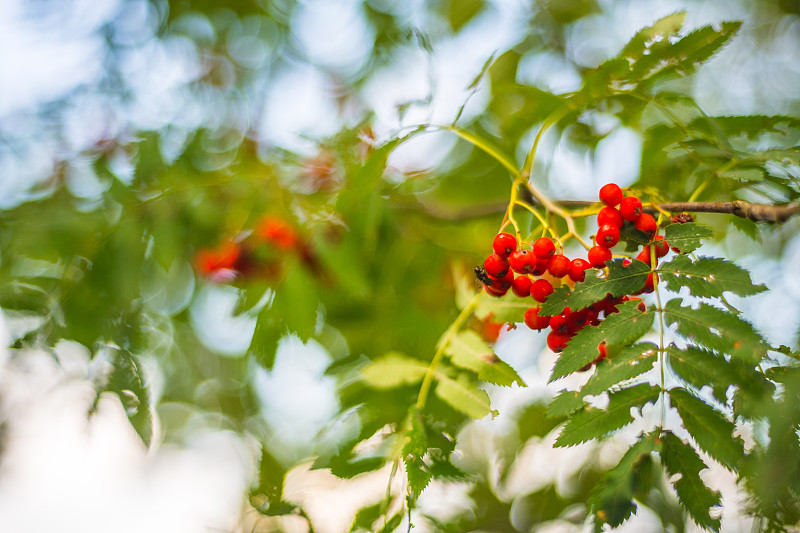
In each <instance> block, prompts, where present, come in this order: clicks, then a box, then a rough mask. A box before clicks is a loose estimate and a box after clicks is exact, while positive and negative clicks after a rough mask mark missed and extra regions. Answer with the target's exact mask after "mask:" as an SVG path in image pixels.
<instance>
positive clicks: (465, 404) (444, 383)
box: [436, 374, 498, 419]
mask: <svg viewBox="0 0 800 533" xmlns="http://www.w3.org/2000/svg"><path fill="white" fill-rule="evenodd" d="M437 377H438V384H437V385H436V395H437V396H438V397H439V398H441V399H442V400H444V401H445V402H447V403H448V404H450V406H451V407H453V408H454V409H456V410H458V411H461V412H462V413H464V414H466V415H468V416H471V417H472V418H478V419H480V418H483V417H485V416H486V415H488V414H489V413H491V414H492V416H497V414H498V413H497V411H494V410H492V407H491V404H490V403H489V395H488V394H487V393H486V391H485V390H482V389H479V388H478V386H477V384H475V382H473V381H471V380H470V379H469V377H468V376H467V375H466V374H461V375H459V376H458V378H457V379H451V378H449V377H447V376H444V375H442V374H437Z"/></svg>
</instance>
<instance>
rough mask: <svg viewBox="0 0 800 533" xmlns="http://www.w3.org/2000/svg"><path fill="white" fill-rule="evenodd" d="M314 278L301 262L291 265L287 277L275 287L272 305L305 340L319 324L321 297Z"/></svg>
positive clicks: (288, 325)
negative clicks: (316, 290)
mask: <svg viewBox="0 0 800 533" xmlns="http://www.w3.org/2000/svg"><path fill="white" fill-rule="evenodd" d="M315 286H316V284H315V283H314V280H313V279H312V278H311V276H310V275H309V273H308V271H307V270H306V269H305V268H303V267H302V266H301V265H299V264H294V265H289V268H288V272H287V274H286V278H285V279H284V280H283V283H282V284H281V285H280V286H279V287H278V288H276V289H275V297H274V299H273V300H272V307H273V309H274V313H275V316H278V317H280V318H281V319H282V321H283V323H284V324H285V325H286V327H287V328H288V329H289V331H292V332H294V333H296V334H297V335H298V336H299V337H300V339H301V340H302V341H303V342H305V341H307V340H308V339H309V337H311V335H313V334H314V328H315V326H316V324H317V310H318V308H319V299H318V298H317V294H316V292H315Z"/></svg>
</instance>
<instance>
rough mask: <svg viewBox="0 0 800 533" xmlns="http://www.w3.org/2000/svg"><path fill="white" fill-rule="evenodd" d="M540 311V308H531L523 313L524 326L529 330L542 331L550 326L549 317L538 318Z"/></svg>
mask: <svg viewBox="0 0 800 533" xmlns="http://www.w3.org/2000/svg"><path fill="white" fill-rule="evenodd" d="M540 310H541V308H540V307H531V308H530V309H528V310H527V311H525V316H524V317H523V320H524V321H525V324H526V325H527V326H528V327H529V328H531V329H536V330H542V329H544V328H546V327H547V326H549V325H550V317H549V316H540V315H539V311H540Z"/></svg>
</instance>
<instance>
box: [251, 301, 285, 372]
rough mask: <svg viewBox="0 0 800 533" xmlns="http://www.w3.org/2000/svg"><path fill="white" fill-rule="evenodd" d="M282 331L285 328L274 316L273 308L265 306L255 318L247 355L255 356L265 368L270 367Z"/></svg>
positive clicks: (273, 361)
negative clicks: (254, 326)
mask: <svg viewBox="0 0 800 533" xmlns="http://www.w3.org/2000/svg"><path fill="white" fill-rule="evenodd" d="M284 333H286V328H285V327H283V325H282V324H281V323H280V322H279V321H278V320H277V319H276V318H275V310H274V309H273V308H272V307H269V306H267V307H265V308H264V309H262V310H261V311H260V312H259V313H258V317H257V318H256V328H255V330H254V331H253V338H252V339H251V340H250V347H249V348H248V349H247V356H248V357H253V358H255V360H256V361H257V362H258V364H259V365H261V366H262V367H264V368H266V369H267V370H270V369H272V365H273V364H275V353H276V351H277V350H278V341H280V340H281V337H282V336H283V335H284Z"/></svg>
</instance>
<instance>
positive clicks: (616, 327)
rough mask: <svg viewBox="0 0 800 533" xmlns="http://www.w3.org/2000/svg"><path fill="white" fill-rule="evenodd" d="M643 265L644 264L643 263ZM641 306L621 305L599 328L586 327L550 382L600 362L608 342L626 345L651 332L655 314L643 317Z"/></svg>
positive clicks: (561, 358)
mask: <svg viewBox="0 0 800 533" xmlns="http://www.w3.org/2000/svg"><path fill="white" fill-rule="evenodd" d="M640 262H641V261H640ZM637 306H638V302H636V301H629V302H623V303H622V304H621V305H619V307H618V309H619V313H614V314H612V315H611V316H609V317H606V318H605V319H604V320H603V321H602V322H601V323H600V325H599V326H586V327H584V328H583V329H581V330H580V331H579V332H578V334H577V335H575V336H574V337H573V338H572V339H570V341H569V342H568V343H567V347H566V348H565V349H564V351H563V352H561V355H560V356H559V358H558V359H557V360H556V364H555V366H554V367H553V373H552V375H551V376H550V381H551V382H552V381H555V380H556V379H558V378H561V377H564V376H566V375H568V374H571V373H572V372H575V371H577V370H579V369H580V368H581V367H583V366H584V365H586V364H588V363H591V362H592V361H594V360H595V359H596V358H597V346H598V345H599V344H600V343H601V342H603V341H605V342H606V344H609V345H625V344H628V343H629V342H632V341H634V340H636V339H638V338H639V337H641V336H642V335H644V334H645V333H647V331H648V330H649V329H650V326H651V325H652V324H653V317H654V312H653V311H652V310H647V311H645V312H644V313H642V312H641V311H640V310H639V309H638V307H637Z"/></svg>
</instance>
